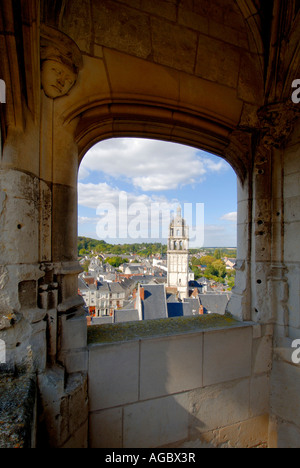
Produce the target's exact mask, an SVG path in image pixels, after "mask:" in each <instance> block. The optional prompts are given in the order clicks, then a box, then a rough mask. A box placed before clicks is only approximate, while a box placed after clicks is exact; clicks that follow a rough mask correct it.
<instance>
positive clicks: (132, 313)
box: [114, 309, 139, 323]
mask: <svg viewBox="0 0 300 468" xmlns="http://www.w3.org/2000/svg"><path fill="white" fill-rule="evenodd" d="M137 320H139V313H138V311H137V309H120V310H115V317H114V323H121V322H136V321H137Z"/></svg>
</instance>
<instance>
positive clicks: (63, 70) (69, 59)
mask: <svg viewBox="0 0 300 468" xmlns="http://www.w3.org/2000/svg"><path fill="white" fill-rule="evenodd" d="M81 68H82V56H81V52H80V50H79V48H78V47H77V45H76V44H75V42H74V41H72V39H70V38H69V37H68V36H66V35H65V34H63V33H62V32H60V31H58V30H56V29H53V28H50V27H49V26H45V25H43V26H42V27H41V81H42V88H43V90H44V93H45V94H46V96H47V97H48V98H51V99H56V98H58V97H61V96H65V95H66V94H68V93H69V91H70V90H71V89H72V87H73V86H74V84H75V83H76V80H77V77H78V73H79V70H80V69H81Z"/></svg>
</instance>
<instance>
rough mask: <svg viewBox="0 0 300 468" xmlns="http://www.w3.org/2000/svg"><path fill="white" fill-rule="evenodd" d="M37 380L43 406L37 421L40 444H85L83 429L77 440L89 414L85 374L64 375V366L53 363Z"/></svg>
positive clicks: (42, 445)
mask: <svg viewBox="0 0 300 468" xmlns="http://www.w3.org/2000/svg"><path fill="white" fill-rule="evenodd" d="M38 384H39V390H40V397H41V402H40V403H41V406H42V409H43V412H42V413H40V419H39V421H38V424H39V439H38V444H39V447H51V448H60V447H63V446H65V445H66V444H67V443H68V442H69V443H70V446H73V447H74V448H75V447H84V448H86V447H87V431H86V430H83V431H81V432H80V434H81V440H78V431H79V430H80V428H81V427H83V426H84V428H85V429H86V423H87V418H88V405H87V402H88V400H87V378H86V375H84V374H76V375H75V374H73V375H72V376H70V377H68V378H67V379H66V377H65V371H64V369H63V368H60V367H52V368H51V370H50V369H49V370H47V371H45V372H44V373H41V374H39V376H38ZM76 435H77V437H76ZM74 436H75V437H74ZM75 444H76V445H75Z"/></svg>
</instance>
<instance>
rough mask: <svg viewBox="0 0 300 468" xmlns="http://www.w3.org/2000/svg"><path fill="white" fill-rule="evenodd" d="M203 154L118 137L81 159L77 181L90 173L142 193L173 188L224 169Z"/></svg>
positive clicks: (171, 144)
mask: <svg viewBox="0 0 300 468" xmlns="http://www.w3.org/2000/svg"><path fill="white" fill-rule="evenodd" d="M227 167H228V165H227V163H226V162H225V161H224V160H222V159H220V160H219V161H217V162H215V161H213V160H212V159H210V158H209V157H208V156H207V155H206V154H205V153H204V152H201V151H198V150H196V149H194V148H190V147H187V146H183V145H179V144H175V143H169V142H161V141H155V140H147V139H132V138H119V139H111V140H106V141H104V142H101V143H99V144H97V145H95V146H94V147H93V148H92V149H91V150H90V151H89V152H88V153H87V154H86V155H85V157H84V159H83V161H82V163H81V166H80V170H79V180H83V179H84V178H86V177H87V175H88V174H89V173H90V172H92V171H99V172H100V171H101V172H103V173H104V174H106V175H109V176H111V177H114V178H123V179H125V180H127V181H128V182H131V183H132V184H133V185H134V186H135V187H137V188H139V189H142V190H143V191H152V192H153V191H161V190H170V189H176V188H178V187H180V186H183V185H187V184H193V183H195V182H200V181H201V180H203V178H204V177H205V176H206V175H207V174H208V173H212V172H220V171H224V170H226V168H227Z"/></svg>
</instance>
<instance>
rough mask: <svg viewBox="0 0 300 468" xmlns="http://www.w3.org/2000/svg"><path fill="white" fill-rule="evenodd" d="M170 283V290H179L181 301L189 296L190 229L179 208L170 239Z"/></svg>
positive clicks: (171, 225)
mask: <svg viewBox="0 0 300 468" xmlns="http://www.w3.org/2000/svg"><path fill="white" fill-rule="evenodd" d="M167 258H168V282H167V286H168V287H169V288H174V289H177V291H178V295H179V297H180V299H184V298H187V297H188V295H189V284H188V278H189V228H188V226H187V225H186V222H185V220H184V219H183V218H182V213H181V207H180V206H178V208H177V213H176V216H175V218H174V219H173V220H172V221H171V223H170V227H169V237H168V254H167Z"/></svg>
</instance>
